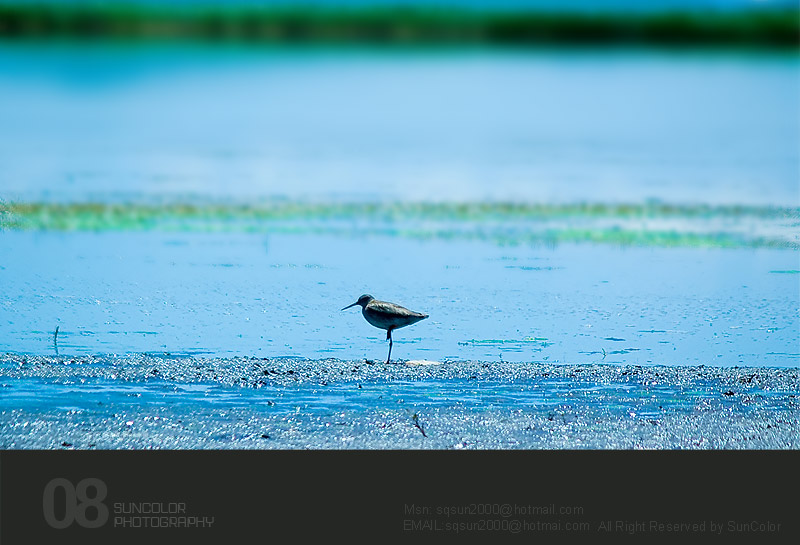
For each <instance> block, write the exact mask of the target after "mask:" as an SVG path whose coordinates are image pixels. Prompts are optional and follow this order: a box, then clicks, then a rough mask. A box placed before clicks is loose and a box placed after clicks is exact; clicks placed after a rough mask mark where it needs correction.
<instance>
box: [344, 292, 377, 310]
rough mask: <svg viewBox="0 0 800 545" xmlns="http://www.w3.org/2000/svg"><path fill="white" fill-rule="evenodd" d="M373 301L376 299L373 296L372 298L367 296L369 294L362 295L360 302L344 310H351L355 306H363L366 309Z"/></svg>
mask: <svg viewBox="0 0 800 545" xmlns="http://www.w3.org/2000/svg"><path fill="white" fill-rule="evenodd" d="M373 299H375V298H374V297H373V296H371V295H367V294H366V293H365V294H364V295H362V296H361V297H359V298H358V301H356V302H355V303H353V304H352V305H347V306H346V307H344V308H343V309H342V310H345V309H348V308H350V307H354V306H356V305H361V308H364V307H365V306H367V305H368V304H369V302H370V301H372V300H373Z"/></svg>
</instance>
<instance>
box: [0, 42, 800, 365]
mask: <svg viewBox="0 0 800 545" xmlns="http://www.w3.org/2000/svg"><path fill="white" fill-rule="evenodd" d="M798 68H800V57H798V56H797V55H792V54H780V55H779V54H762V53H741V52H718V53H710V52H671V53H668V52H657V51H648V50H636V51H630V50H619V51H605V52H593V51H589V50H573V51H569V52H565V51H561V52H559V51H551V50H531V51H510V50H482V49H464V50H457V51H455V50H454V51H438V52H432V51H426V50H421V49H416V50H403V51H400V50H395V51H391V52H389V51H383V52H380V51H374V50H371V51H367V50H360V49H350V50H348V49H325V48H309V49H303V50H300V49H295V50H287V49H281V48H253V49H247V48H238V47H231V48H226V47H218V48H206V47H200V46H172V47H165V46H159V45H151V46H140V47H135V46H125V45H115V46H103V47H92V46H91V44H89V45H86V44H85V45H75V44H71V45H70V44H50V45H44V44H15V45H10V44H2V45H0V119H2V120H3V122H2V123H0V200H4V201H7V200H23V201H63V200H67V201H77V202H86V201H99V202H110V201H114V202H116V201H137V202H141V201H144V202H153V201H160V200H170V201H179V202H182V201H183V200H188V201H190V202H193V199H194V200H196V199H199V200H205V201H211V202H214V201H220V200H222V201H234V202H251V201H254V200H261V199H274V198H286V199H291V200H298V199H308V200H312V201H321V202H331V201H337V202H341V201H378V202H385V201H395V200H408V201H427V202H431V201H433V202H440V201H448V202H460V201H482V200H492V201H512V202H543V203H552V202H576V201H580V202H604V203H608V202H611V203H613V202H634V203H641V202H644V201H646V200H647V199H651V198H655V199H661V200H663V201H667V202H674V203H690V204H691V203H711V204H718V203H733V204H771V205H780V206H785V207H792V206H800V193H799V191H800V190H799V189H798V184H797V180H798V179H799V178H800V145H798V144H800V103H799V102H798V100H797V97H798V96H800V70H798ZM353 221H358V220H353ZM796 227H797V225H796V222H795V225H794V228H795V229H796ZM759 228H760V226H755V227H753V229H755V230H758V229H759ZM477 229H478V230H480V226H478V227H477ZM795 240H796V237H795ZM799 261H800V260H799V254H798V252H797V251H795V250H790V249H784V250H778V249H733V248H727V249H708V248H657V247H636V248H622V247H618V246H613V245H597V246H595V245H592V244H588V243H587V244H582V245H569V244H567V245H560V246H557V247H546V246H537V245H527V244H517V245H513V244H512V245H503V244H496V243H491V242H486V241H481V240H460V239H446V238H440V239H432V240H413V239H409V238H403V237H401V236H392V235H391V234H372V235H366V234H364V235H357V236H335V235H314V234H264V233H260V234H259V233H242V232H235V233H202V232H197V233H169V232H158V231H153V232H144V233H138V232H124V231H109V232H97V233H95V232H66V233H60V232H20V231H3V232H0V351H13V352H21V353H38V354H47V353H54V351H55V347H54V346H53V331H54V329H55V328H56V326H58V327H59V337H58V346H59V349H60V350H61V353H62V354H63V353H67V354H82V353H125V352H172V353H186V354H198V353H199V354H214V355H258V356H265V357H272V356H280V355H298V356H303V357H309V358H319V357H337V358H343V359H348V358H375V359H382V358H383V357H385V351H386V346H385V341H384V338H383V333H382V332H381V331H379V330H376V329H374V328H372V327H370V326H369V325H368V324H367V323H366V322H365V321H364V320H363V318H362V317H361V316H360V315H359V314H358V312H357V310H355V309H351V310H350V311H348V312H339V309H340V308H341V307H343V306H345V305H347V304H349V303H351V302H353V301H354V300H355V299H356V298H357V297H358V296H359V295H360V294H361V293H365V292H366V293H371V294H372V295H374V296H376V297H378V298H382V299H387V300H390V301H395V302H398V303H400V304H403V305H405V306H407V307H409V308H411V309H414V310H418V311H423V312H427V313H429V314H430V316H431V317H430V318H429V319H428V320H426V321H424V322H421V323H419V324H416V325H414V326H412V327H409V328H408V329H403V330H400V331H398V332H397V333H396V334H395V335H394V337H395V344H396V345H397V346H395V348H394V355H395V356H396V357H397V358H402V359H420V358H427V359H445V358H452V359H486V360H493V361H495V360H499V359H503V360H511V361H549V362H553V361H558V362H573V363H577V362H594V361H602V362H604V363H630V364H648V363H654V364H668V365H671V364H675V365H684V364H707V365H708V364H713V365H754V366H757V365H767V366H797V365H798V361H799V360H798V358H800V355H799V354H800V347H799V346H798V338H800V310H799V309H800V289H799V288H798V278H799V277H798V275H797V274H796V271H797V270H798V269H800V262H799ZM774 271H789V272H788V273H776V272H774ZM792 271H795V272H792Z"/></svg>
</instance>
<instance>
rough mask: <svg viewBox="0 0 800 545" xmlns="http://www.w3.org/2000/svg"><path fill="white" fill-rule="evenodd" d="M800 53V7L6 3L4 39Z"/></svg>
mask: <svg viewBox="0 0 800 545" xmlns="http://www.w3.org/2000/svg"><path fill="white" fill-rule="evenodd" d="M52 37H61V38H63V37H69V38H103V39H159V40H164V39H167V40H181V39H191V40H198V39H199V40H210V41H245V42H266V43H270V42H275V43H382V44H475V43H489V44H589V45H591V44H594V45H599V44H653V45H676V46H677V45H732V46H758V47H773V48H797V47H798V45H800V10H786V9H783V10H757V11H733V12H727V11H725V12H723V11H720V12H717V11H709V12H669V13H644V14H643V13H638V14H626V13H604V14H581V13H572V12H570V13H567V12H565V13H551V12H531V11H520V12H507V11H502V12H498V11H485V10H483V11H471V10H466V9H453V8H449V9H444V8H422V7H418V8H411V7H404V8H401V7H383V8H375V7H361V8H351V9H343V8H308V7H305V8H300V7H295V8H292V7H281V8H278V7H272V8H266V7H258V6H241V5H240V6H238V7H225V6H219V5H218V6H194V7H187V6H184V7H179V6H160V5H152V4H140V5H123V4H113V3H111V4H2V5H0V38H5V39H10V38H18V39H19V38H52Z"/></svg>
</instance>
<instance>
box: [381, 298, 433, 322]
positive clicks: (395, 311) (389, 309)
mask: <svg viewBox="0 0 800 545" xmlns="http://www.w3.org/2000/svg"><path fill="white" fill-rule="evenodd" d="M369 309H370V310H372V311H373V312H375V313H377V314H380V315H381V316H386V317H387V318H391V317H399V316H402V317H408V318H420V317H422V316H425V315H424V314H420V313H419V312H414V311H413V310H408V309H407V308H405V307H401V306H400V305H395V304H394V303H387V302H385V301H371V302H370V304H369Z"/></svg>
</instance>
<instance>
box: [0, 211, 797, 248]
mask: <svg viewBox="0 0 800 545" xmlns="http://www.w3.org/2000/svg"><path fill="white" fill-rule="evenodd" d="M798 217H800V209H796V208H780V207H758V206H707V205H696V206H680V205H670V204H663V203H655V204H653V203H647V204H617V205H609V204H591V203H589V204H586V203H584V204H565V205H555V204H551V205H547V204H510V203H391V204H390V203H385V204H384V203H327V204H325V203H304V202H288V203H287V202H280V203H263V204H258V205H236V204H153V205H150V204H105V203H71V204H59V203H46V202H34V203H6V204H2V203H0V229H3V230H12V231H152V230H156V231H165V232H167V231H184V232H187V231H188V232H192V231H194V232H253V233H284V234H316V235H319V234H324V235H334V236H344V237H347V236H351V237H352V236H363V235H375V236H388V237H404V238H413V239H422V240H425V239H440V240H475V241H486V242H491V243H495V244H501V245H505V244H558V243H576V242H577V243H595V244H617V245H636V246H660V247H718V248H748V247H749V248H762V247H763V248H788V249H800V228H798V222H797V218H798Z"/></svg>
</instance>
